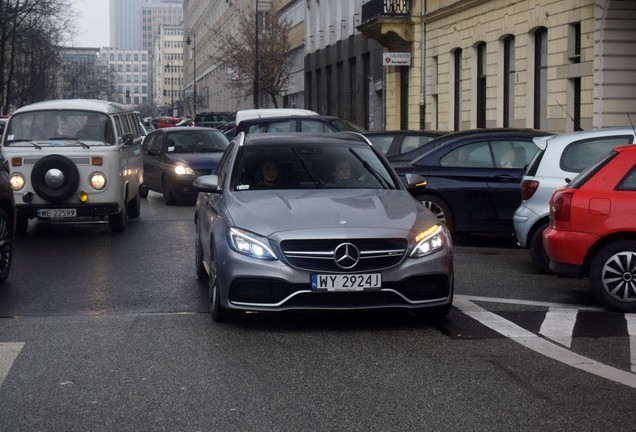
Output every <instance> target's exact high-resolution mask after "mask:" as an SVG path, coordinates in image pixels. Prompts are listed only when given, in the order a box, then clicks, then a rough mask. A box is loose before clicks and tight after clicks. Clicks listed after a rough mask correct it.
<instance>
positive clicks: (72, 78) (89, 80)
mask: <svg viewBox="0 0 636 432" xmlns="http://www.w3.org/2000/svg"><path fill="white" fill-rule="evenodd" d="M60 56H61V57H62V69H63V70H62V79H61V83H60V85H59V87H60V89H59V91H58V93H59V97H60V98H62V99H108V98H110V97H112V93H113V90H114V88H113V86H112V77H111V76H110V74H109V72H108V67H107V65H106V62H105V61H104V59H102V58H101V56H100V48H62V49H61V50H60Z"/></svg>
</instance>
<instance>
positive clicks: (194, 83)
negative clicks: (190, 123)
mask: <svg viewBox="0 0 636 432" xmlns="http://www.w3.org/2000/svg"><path fill="white" fill-rule="evenodd" d="M196 38H197V34H196V33H194V32H192V38H190V35H188V38H187V39H186V41H185V42H186V44H187V45H188V46H190V44H192V60H193V63H194V68H193V69H194V72H193V74H192V95H193V96H194V110H193V112H192V118H196V116H197V43H196Z"/></svg>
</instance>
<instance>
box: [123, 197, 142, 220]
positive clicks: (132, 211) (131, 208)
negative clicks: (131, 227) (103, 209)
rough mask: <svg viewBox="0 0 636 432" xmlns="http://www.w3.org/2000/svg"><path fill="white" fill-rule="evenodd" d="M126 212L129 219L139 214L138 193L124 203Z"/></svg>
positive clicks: (139, 199)
mask: <svg viewBox="0 0 636 432" xmlns="http://www.w3.org/2000/svg"><path fill="white" fill-rule="evenodd" d="M126 213H128V217H129V218H131V219H136V218H138V217H139V216H140V215H141V197H140V196H139V194H137V195H135V197H134V198H133V199H131V200H130V201H128V202H127V203H126Z"/></svg>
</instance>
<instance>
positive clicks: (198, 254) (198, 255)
mask: <svg viewBox="0 0 636 432" xmlns="http://www.w3.org/2000/svg"><path fill="white" fill-rule="evenodd" d="M194 249H195V250H194V264H195V267H196V275H197V279H199V280H203V279H205V278H207V277H208V272H207V271H206V270H205V266H204V265H203V248H202V247H201V240H199V237H198V233H197V239H196V241H195V243H194Z"/></svg>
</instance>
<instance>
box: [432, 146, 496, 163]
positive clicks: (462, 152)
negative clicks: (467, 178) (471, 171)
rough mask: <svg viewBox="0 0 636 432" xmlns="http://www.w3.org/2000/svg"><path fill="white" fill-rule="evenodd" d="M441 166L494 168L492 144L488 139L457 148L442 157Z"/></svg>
mask: <svg viewBox="0 0 636 432" xmlns="http://www.w3.org/2000/svg"><path fill="white" fill-rule="evenodd" d="M440 165H441V166H447V167H467V168H492V167H493V163H492V156H491V155H490V145H489V143H488V142H487V141H484V142H477V143H472V144H467V145H465V146H462V147H459V148H456V149H454V150H452V151H450V152H449V153H447V154H446V155H444V156H443V157H442V158H441V159H440Z"/></svg>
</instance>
